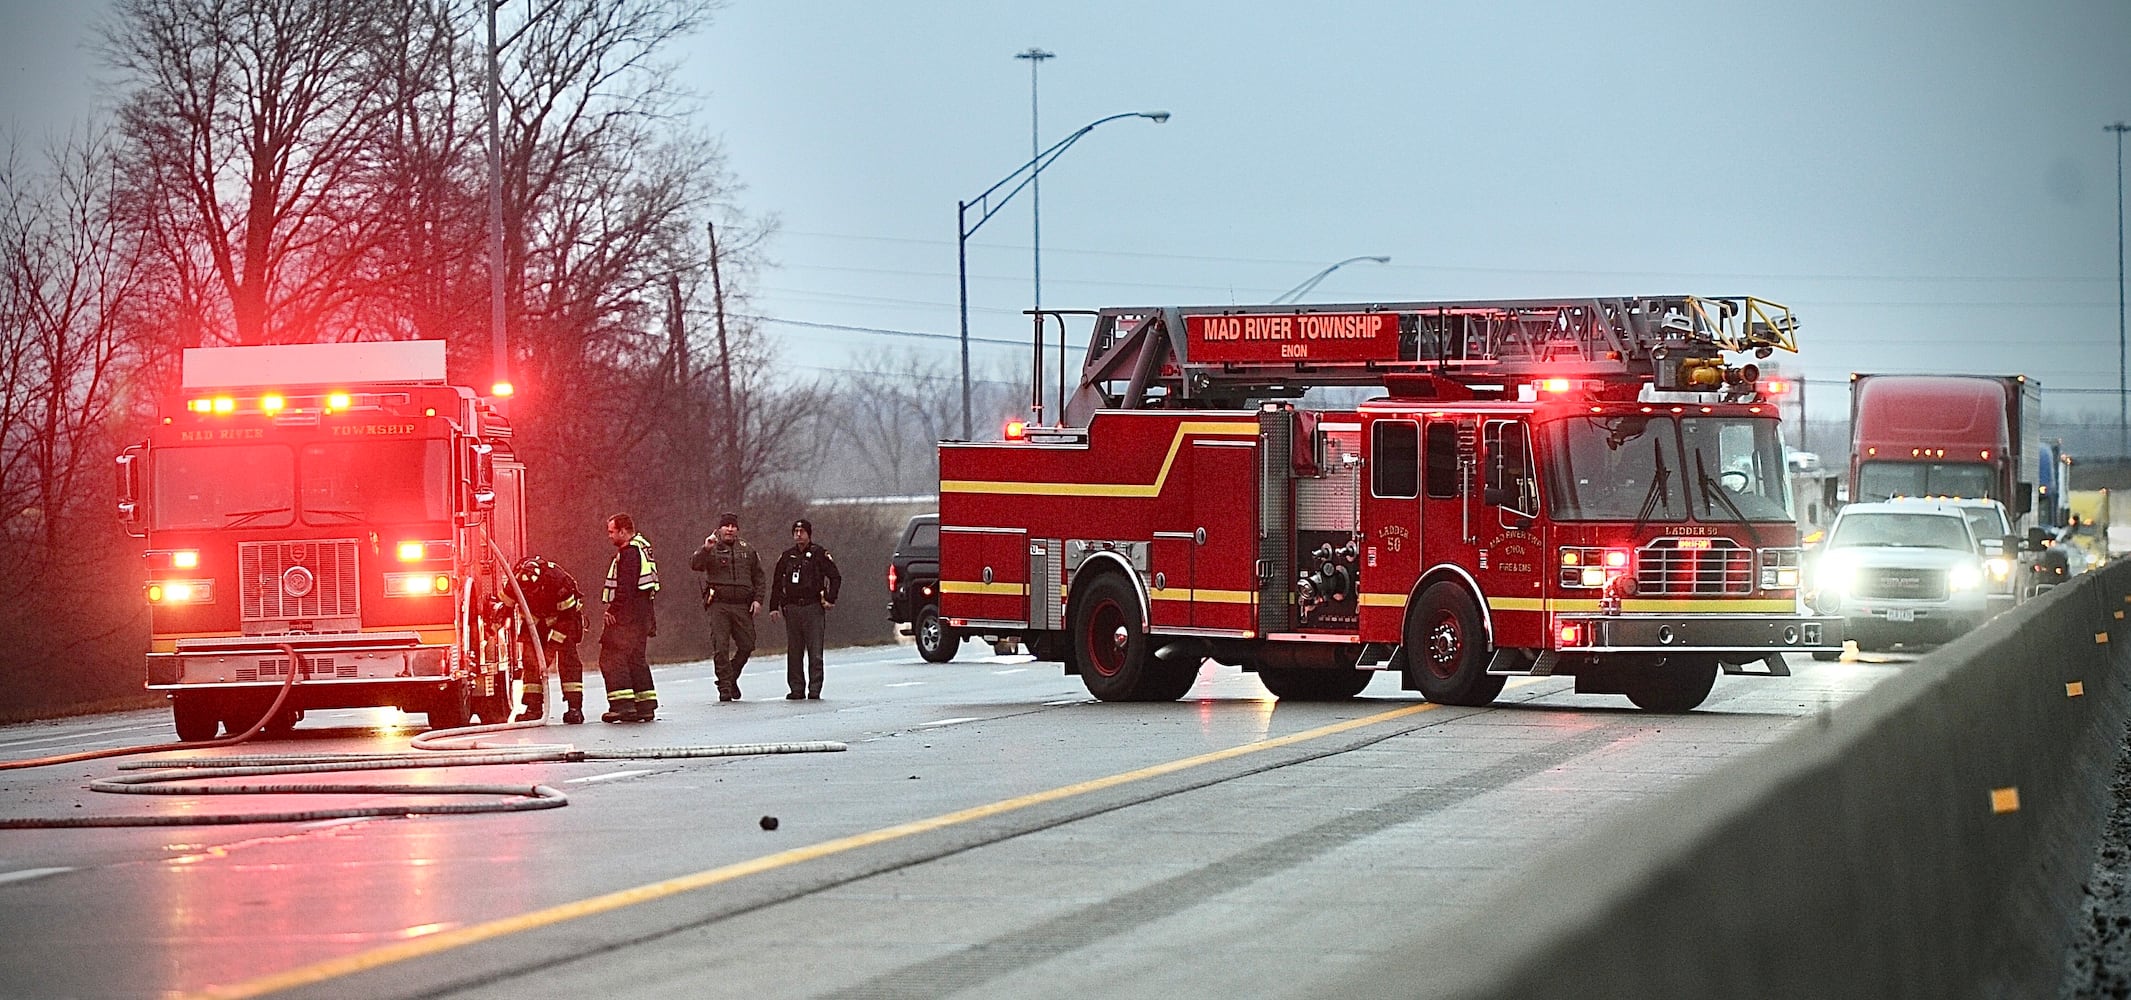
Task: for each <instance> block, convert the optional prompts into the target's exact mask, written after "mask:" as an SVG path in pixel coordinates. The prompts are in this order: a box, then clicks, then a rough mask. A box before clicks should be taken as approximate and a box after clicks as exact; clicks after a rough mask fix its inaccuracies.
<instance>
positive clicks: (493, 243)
mask: <svg viewBox="0 0 2131 1000" xmlns="http://www.w3.org/2000/svg"><path fill="white" fill-rule="evenodd" d="M499 6H501V4H500V3H497V2H495V0H491V2H490V3H489V4H487V7H488V303H489V304H488V325H489V353H490V356H491V362H490V363H491V365H492V366H493V367H494V369H495V371H494V376H495V378H494V381H493V382H492V383H491V387H490V390H489V391H490V392H492V393H494V394H495V395H498V396H507V395H509V394H510V392H511V389H510V385H511V364H510V343H509V340H508V338H507V337H506V336H505V334H504V330H503V324H504V317H505V312H504V308H503V139H502V132H501V130H502V126H501V125H500V124H499V123H498V122H497V120H496V119H497V116H498V115H499V114H500V111H499V110H498V105H499V104H500V103H501V95H500V91H501V89H502V83H501V80H500V79H499V77H501V76H502V69H501V67H499V66H498V65H497V64H498V63H499V62H501V56H500V55H499V54H498V49H497V47H496V8H497V7H499Z"/></svg>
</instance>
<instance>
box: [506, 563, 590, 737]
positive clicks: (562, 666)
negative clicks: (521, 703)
mask: <svg viewBox="0 0 2131 1000" xmlns="http://www.w3.org/2000/svg"><path fill="white" fill-rule="evenodd" d="M512 575H514V576H516V577H517V578H518V586H517V588H516V589H512V588H509V587H505V588H504V589H503V600H502V601H499V602H497V605H498V607H497V608H496V610H498V611H500V612H502V614H503V615H504V616H508V615H509V609H510V606H511V605H513V604H516V603H517V598H518V595H519V594H520V593H523V594H524V595H525V605H526V607H525V612H526V615H527V616H528V617H529V618H531V620H532V625H531V627H530V628H529V629H527V630H526V631H525V632H523V633H521V634H520V636H519V641H520V643H521V644H522V648H523V652H522V655H521V656H520V657H519V662H520V676H519V678H518V679H519V681H521V682H522V683H523V685H524V688H525V711H524V712H521V713H519V715H518V718H517V721H519V722H530V721H532V720H534V719H539V718H542V717H543V716H545V715H547V704H546V703H547V677H546V675H544V674H542V673H540V660H539V658H538V657H536V656H535V655H534V653H533V643H534V642H535V641H538V642H539V643H540V644H541V647H542V649H543V651H544V652H545V653H546V656H547V662H549V663H551V664H555V665H557V666H558V669H559V672H560V673H561V674H562V700H563V703H564V704H565V705H568V706H569V708H568V709H567V710H565V711H564V712H563V713H562V721H563V722H565V723H568V724H569V725H572V726H575V725H578V724H580V723H582V722H584V721H585V711H584V707H585V661H584V658H583V657H581V656H579V655H578V653H577V644H578V643H579V642H582V641H584V637H585V599H584V594H582V593H581V592H579V591H578V589H577V580H576V579H575V578H573V577H571V576H570V574H569V571H567V570H565V569H563V568H562V566H560V565H559V564H557V563H556V562H555V561H554V560H552V559H544V558H541V557H540V556H527V557H525V559H523V560H522V561H520V562H519V563H518V566H517V568H516V569H514V570H512Z"/></svg>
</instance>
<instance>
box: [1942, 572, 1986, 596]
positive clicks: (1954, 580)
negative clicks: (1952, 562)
mask: <svg viewBox="0 0 2131 1000" xmlns="http://www.w3.org/2000/svg"><path fill="white" fill-rule="evenodd" d="M1946 585H1947V586H1948V587H1951V588H1952V589H1954V590H1956V591H1961V590H1974V589H1976V588H1977V587H1980V586H1982V585H1983V569H1982V567H1980V566H1956V567H1954V568H1953V570H1952V571H1951V572H1949V573H1947V574H1946Z"/></svg>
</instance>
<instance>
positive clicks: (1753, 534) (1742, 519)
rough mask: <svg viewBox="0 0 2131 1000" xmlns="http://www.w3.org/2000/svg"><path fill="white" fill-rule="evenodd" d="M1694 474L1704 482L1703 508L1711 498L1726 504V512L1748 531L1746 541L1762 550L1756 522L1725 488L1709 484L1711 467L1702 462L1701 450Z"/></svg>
mask: <svg viewBox="0 0 2131 1000" xmlns="http://www.w3.org/2000/svg"><path fill="white" fill-rule="evenodd" d="M1694 473H1695V475H1696V476H1698V477H1700V478H1701V480H1702V506H1704V507H1707V506H1709V499H1710V497H1712V496H1714V497H1716V499H1717V500H1719V501H1721V502H1722V503H1723V504H1724V509H1725V510H1728V511H1731V516H1733V517H1736V518H1738V519H1739V525H1740V526H1741V527H1743V528H1745V529H1746V540H1747V541H1749V542H1752V543H1754V548H1757V549H1758V548H1760V547H1761V533H1760V532H1758V531H1755V530H1754V522H1752V521H1749V520H1747V519H1746V512H1745V511H1743V510H1740V509H1739V505H1738V504H1735V503H1733V502H1731V494H1730V493H1729V492H1727V491H1726V490H1725V489H1724V487H1722V486H1711V485H1710V484H1709V465H1708V464H1707V463H1706V462H1704V461H1703V460H1702V449H1700V448H1696V449H1695V450H1694Z"/></svg>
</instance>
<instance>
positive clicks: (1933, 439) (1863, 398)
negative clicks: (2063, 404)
mask: <svg viewBox="0 0 2131 1000" xmlns="http://www.w3.org/2000/svg"><path fill="white" fill-rule="evenodd" d="M2041 418H2042V386H2041V384H2040V383H2037V382H2035V381H2032V380H2030V379H2029V378H2028V377H2027V376H2025V375H1892V374H1852V375H1851V376H1850V476H1849V485H1850V499H1851V500H1855V501H1861V502H1874V501H1880V500H1887V499H1891V498H1894V497H1983V498H1987V499H1991V500H1996V501H1998V502H1999V503H2002V504H2004V505H2005V509H2006V511H2007V513H2009V514H2011V515H2012V517H2013V528H2014V530H2015V531H2016V532H2020V531H2024V530H2025V529H2026V528H2027V527H2029V526H2031V525H2034V524H2035V523H2036V519H2035V515H2036V511H2037V504H2036V497H2035V493H2036V490H2035V479H2034V478H2033V476H2034V473H2035V471H2036V469H2037V468H2038V462H2039V459H2040V456H2041V455H2042V454H2043V449H2042V440H2041V422H2042V421H2041Z"/></svg>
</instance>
